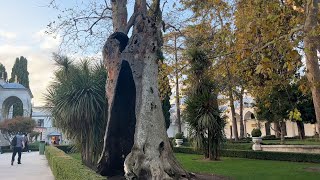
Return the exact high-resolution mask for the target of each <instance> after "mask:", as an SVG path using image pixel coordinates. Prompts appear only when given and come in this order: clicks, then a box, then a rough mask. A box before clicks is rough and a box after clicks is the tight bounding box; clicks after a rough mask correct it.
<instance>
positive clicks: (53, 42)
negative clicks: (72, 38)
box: [0, 30, 60, 106]
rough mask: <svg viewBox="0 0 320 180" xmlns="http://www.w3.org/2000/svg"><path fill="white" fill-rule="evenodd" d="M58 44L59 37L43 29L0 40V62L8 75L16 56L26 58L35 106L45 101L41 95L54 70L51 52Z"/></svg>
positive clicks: (44, 91)
mask: <svg viewBox="0 0 320 180" xmlns="http://www.w3.org/2000/svg"><path fill="white" fill-rule="evenodd" d="M22 38H25V39H22ZM59 44H60V40H59V39H54V38H53V37H50V36H47V35H46V34H44V31H43V30H40V31H37V33H35V34H34V35H33V36H32V35H31V36H24V37H21V38H20V37H19V38H17V39H15V40H14V41H10V42H0V63H2V64H3V65H4V66H5V67H6V70H7V72H8V75H9V76H10V74H11V69H12V67H13V64H14V62H15V59H16V57H20V56H24V57H26V58H27V59H28V71H29V83H30V89H31V92H32V94H33V96H34V98H33V100H32V101H33V104H34V105H35V106H41V105H44V103H45V102H44V98H43V97H44V94H45V93H46V89H47V87H48V85H49V83H50V81H51V80H52V77H53V71H54V61H53V60H52V52H54V51H56V50H57V49H58V46H59Z"/></svg>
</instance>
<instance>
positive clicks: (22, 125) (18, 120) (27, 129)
mask: <svg viewBox="0 0 320 180" xmlns="http://www.w3.org/2000/svg"><path fill="white" fill-rule="evenodd" d="M35 127H36V122H35V121H34V120H33V119H31V118H29V117H21V116H17V117H15V118H13V119H5V120H4V121H2V122H0V131H1V133H2V134H3V135H4V138H5V139H6V140H7V141H8V142H10V139H11V138H12V137H13V136H14V135H16V134H18V133H23V134H29V133H31V132H32V131H33V129H34V128H35Z"/></svg>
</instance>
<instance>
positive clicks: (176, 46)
mask: <svg viewBox="0 0 320 180" xmlns="http://www.w3.org/2000/svg"><path fill="white" fill-rule="evenodd" d="M169 29H170V30H171V29H173V31H172V32H169V33H166V34H165V35H164V42H165V44H164V48H163V49H164V52H165V53H166V55H167V56H168V57H169V58H168V59H167V61H168V62H169V64H170V67H171V71H172V72H171V76H172V79H174V80H173V84H174V86H175V102H176V117H177V119H176V123H177V125H178V133H182V129H181V103H180V96H181V95H180V92H181V84H182V75H183V70H184V67H185V63H186V61H183V60H184V59H183V58H182V50H183V48H182V47H181V46H182V45H183V43H182V42H180V41H181V38H182V36H183V34H182V33H181V32H180V31H178V30H177V29H175V28H169Z"/></svg>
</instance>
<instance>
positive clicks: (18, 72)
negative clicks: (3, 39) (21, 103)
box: [9, 56, 29, 89]
mask: <svg viewBox="0 0 320 180" xmlns="http://www.w3.org/2000/svg"><path fill="white" fill-rule="evenodd" d="M9 82H16V83H19V84H22V85H23V86H24V87H26V88H28V89H29V72H28V60H27V59H26V58H25V57H23V56H21V57H20V58H16V61H15V63H14V65H13V67H12V71H11V78H10V80H9Z"/></svg>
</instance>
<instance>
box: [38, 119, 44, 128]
mask: <svg viewBox="0 0 320 180" xmlns="http://www.w3.org/2000/svg"><path fill="white" fill-rule="evenodd" d="M37 126H38V127H44V119H38V120H37Z"/></svg>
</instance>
